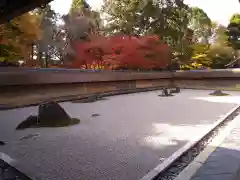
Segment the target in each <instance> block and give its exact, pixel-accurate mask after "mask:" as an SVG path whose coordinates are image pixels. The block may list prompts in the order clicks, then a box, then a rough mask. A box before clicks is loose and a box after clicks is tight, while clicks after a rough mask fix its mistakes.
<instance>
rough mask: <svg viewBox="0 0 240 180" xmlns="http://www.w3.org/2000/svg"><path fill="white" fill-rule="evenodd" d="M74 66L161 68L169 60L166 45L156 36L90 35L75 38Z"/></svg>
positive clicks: (133, 68)
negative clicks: (86, 37) (88, 37)
mask: <svg viewBox="0 0 240 180" xmlns="http://www.w3.org/2000/svg"><path fill="white" fill-rule="evenodd" d="M74 49H75V51H76V57H75V60H74V62H73V64H72V65H73V67H75V68H82V67H84V68H89V67H92V66H97V67H101V68H103V67H104V68H111V69H131V70H136V69H141V70H142V69H144V70H149V69H161V68H164V67H166V66H167V65H168V63H169V60H170V52H169V48H168V46H167V45H166V44H164V43H162V42H161V41H160V40H159V38H158V37H157V36H141V37H131V36H110V37H97V36H95V37H92V38H91V39H90V40H89V41H87V42H76V43H75V46H74Z"/></svg>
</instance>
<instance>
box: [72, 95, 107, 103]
mask: <svg viewBox="0 0 240 180" xmlns="http://www.w3.org/2000/svg"><path fill="white" fill-rule="evenodd" d="M106 100H108V98H104V97H95V96H93V97H87V98H84V99H76V100H72V101H71V102H72V103H93V102H97V101H106Z"/></svg>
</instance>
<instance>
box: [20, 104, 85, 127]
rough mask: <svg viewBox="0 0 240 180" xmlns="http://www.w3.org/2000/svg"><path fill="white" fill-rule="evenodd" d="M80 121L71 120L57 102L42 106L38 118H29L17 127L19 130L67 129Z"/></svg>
mask: <svg viewBox="0 0 240 180" xmlns="http://www.w3.org/2000/svg"><path fill="white" fill-rule="evenodd" d="M79 122H80V120H78V119H76V118H71V117H70V116H69V115H68V114H67V112H66V111H65V110H64V109H63V108H62V107H61V106H60V105H59V104H58V103H56V102H48V103H44V104H41V105H40V106H39V108H38V116H29V117H28V118H27V119H26V120H25V121H23V122H21V123H20V124H19V125H18V126H17V128H16V129H17V130H21V129H26V128H40V127H65V126H70V125H75V124H78V123H79Z"/></svg>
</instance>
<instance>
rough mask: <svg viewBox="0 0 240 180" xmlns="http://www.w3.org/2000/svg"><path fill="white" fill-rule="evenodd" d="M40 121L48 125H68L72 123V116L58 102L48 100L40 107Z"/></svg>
mask: <svg viewBox="0 0 240 180" xmlns="http://www.w3.org/2000/svg"><path fill="white" fill-rule="evenodd" d="M38 123H39V125H40V126H47V127H48V126H53V127H54V126H66V125H69V124H71V118H70V116H69V115H68V114H67V113H66V112H65V110H64V109H63V108H62V107H61V106H60V105H59V104H58V103H56V102H48V103H44V104H41V105H40V106H39V108H38Z"/></svg>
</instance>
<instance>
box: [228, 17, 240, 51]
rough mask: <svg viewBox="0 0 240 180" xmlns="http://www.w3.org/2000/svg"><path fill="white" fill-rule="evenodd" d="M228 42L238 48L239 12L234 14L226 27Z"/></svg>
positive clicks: (239, 33)
mask: <svg viewBox="0 0 240 180" xmlns="http://www.w3.org/2000/svg"><path fill="white" fill-rule="evenodd" d="M227 29H228V30H227V35H228V41H229V44H230V45H231V46H232V47H233V48H234V49H235V50H237V49H240V14H234V15H233V16H232V17H231V19H230V23H229V25H228V27H227Z"/></svg>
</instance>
